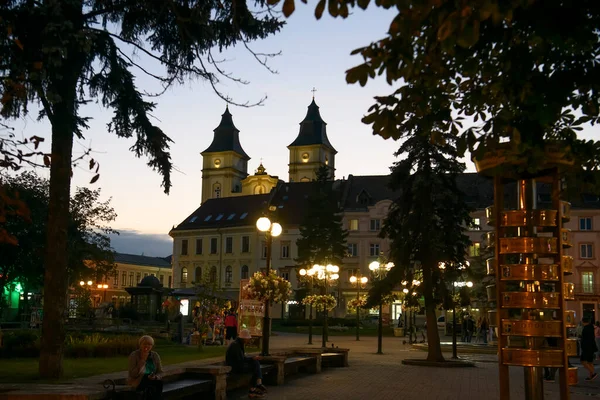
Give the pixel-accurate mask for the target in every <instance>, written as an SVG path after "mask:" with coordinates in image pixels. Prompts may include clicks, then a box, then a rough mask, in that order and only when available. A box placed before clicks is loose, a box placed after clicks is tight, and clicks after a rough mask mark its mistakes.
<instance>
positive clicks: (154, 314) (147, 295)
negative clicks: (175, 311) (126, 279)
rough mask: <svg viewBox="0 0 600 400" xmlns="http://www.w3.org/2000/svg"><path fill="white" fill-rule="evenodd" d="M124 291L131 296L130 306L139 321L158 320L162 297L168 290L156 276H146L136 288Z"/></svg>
mask: <svg viewBox="0 0 600 400" xmlns="http://www.w3.org/2000/svg"><path fill="white" fill-rule="evenodd" d="M125 290H126V291H127V293H129V294H130V295H131V304H132V306H133V308H134V309H135V310H136V311H137V313H138V315H139V316H140V319H142V320H146V321H156V320H158V316H159V315H160V313H161V305H162V302H163V297H166V296H167V294H168V289H165V288H163V285H161V283H160V281H159V280H158V278H157V277H156V276H154V275H149V276H146V277H145V278H144V279H142V281H141V282H140V283H139V284H138V285H137V286H135V287H128V288H125Z"/></svg>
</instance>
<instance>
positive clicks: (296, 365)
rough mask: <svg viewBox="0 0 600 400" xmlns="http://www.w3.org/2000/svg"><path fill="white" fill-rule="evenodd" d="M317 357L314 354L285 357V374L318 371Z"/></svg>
mask: <svg viewBox="0 0 600 400" xmlns="http://www.w3.org/2000/svg"><path fill="white" fill-rule="evenodd" d="M318 364H319V363H318V362H317V357H314V356H290V357H287V358H286V359H285V363H284V370H285V375H291V374H297V373H299V372H312V373H316V372H317V366H318Z"/></svg>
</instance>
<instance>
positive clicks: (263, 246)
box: [260, 242, 267, 258]
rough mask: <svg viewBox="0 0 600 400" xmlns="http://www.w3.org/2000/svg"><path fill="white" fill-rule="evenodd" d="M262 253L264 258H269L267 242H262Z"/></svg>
mask: <svg viewBox="0 0 600 400" xmlns="http://www.w3.org/2000/svg"><path fill="white" fill-rule="evenodd" d="M260 254H261V255H260V256H261V257H262V258H267V245H266V244H265V242H262V250H261V252H260Z"/></svg>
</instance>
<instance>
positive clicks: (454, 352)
mask: <svg viewBox="0 0 600 400" xmlns="http://www.w3.org/2000/svg"><path fill="white" fill-rule="evenodd" d="M469 265H470V264H469V262H468V261H465V262H464V264H463V263H460V264H454V263H443V262H442V263H439V265H438V267H439V268H440V269H441V270H442V271H444V270H445V269H446V268H447V267H448V268H452V272H454V273H456V272H459V274H460V276H462V271H463V270H465V269H467V267H468V266H469ZM452 275H455V274H452ZM460 276H459V277H460ZM451 284H452V360H458V349H457V345H456V302H455V293H456V285H457V282H456V281H455V280H454V279H452V282H451ZM466 286H467V287H471V286H473V283H472V282H467V283H466Z"/></svg>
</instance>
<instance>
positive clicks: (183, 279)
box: [181, 267, 188, 283]
mask: <svg viewBox="0 0 600 400" xmlns="http://www.w3.org/2000/svg"><path fill="white" fill-rule="evenodd" d="M187 275H188V271H187V268H186V267H183V268H181V283H187V278H188V277H187Z"/></svg>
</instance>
